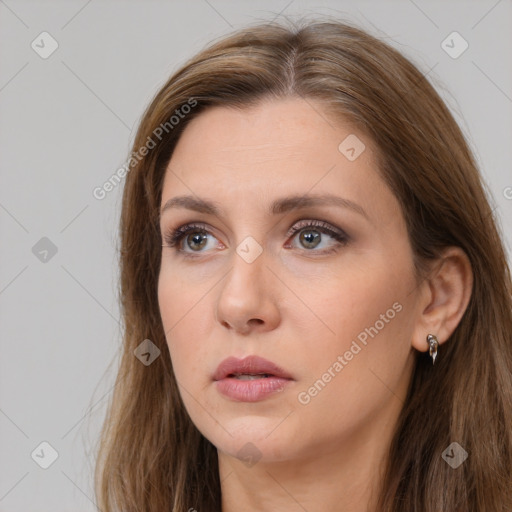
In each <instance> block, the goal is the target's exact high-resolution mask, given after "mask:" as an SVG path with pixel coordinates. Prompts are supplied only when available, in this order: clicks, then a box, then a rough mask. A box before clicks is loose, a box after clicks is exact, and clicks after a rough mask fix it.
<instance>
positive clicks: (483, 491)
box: [95, 20, 512, 512]
mask: <svg viewBox="0 0 512 512" xmlns="http://www.w3.org/2000/svg"><path fill="white" fill-rule="evenodd" d="M269 96H272V97H275V98H283V97H287V96H298V97H302V98H304V99H305V100H306V101H308V100H310V99H311V100H316V101H319V102H321V104H322V105H323V106H324V108H323V110H322V111H323V112H325V113H326V116H327V117H331V118H332V119H336V118H339V119H342V120H347V121H349V122H351V123H353V125H354V126H357V127H358V128H359V129H360V130H361V131H362V132H363V133H365V134H366V135H367V136H368V137H370V139H372V140H373V142H374V143H375V145H376V147H377V150H378V162H377V163H378V172H380V173H381V175H382V176H383V177H384V179H385V180H386V182H387V184H388V185H389V187H390V189H391V190H392V192H393V193H394V194H395V196H396V197H397V199H398V201H399V203H400V205H401V207H402V211H403V215H404V217H405V219H406V223H407V228H408V234H409V238H410V243H411V246H412V248H413V251H414V257H415V264H416V270H417V277H418V279H422V278H423V277H424V276H425V272H426V271H427V268H428V263H429V262H431V261H432V260H433V259H434V258H436V257H438V256H439V255H440V252H441V251H442V249H443V248H445V247H447V246H453V245H455V246H458V247H461V248H462V249H463V250H464V251H465V252H466V254H467V256H468V257H469V260H470V262H471V265H472V270H473V274H474V284H473V290H472V296H471V300H470V303H469V305H468V307H467V310H466V312H465V314H464V316H463V318H462V320H461V322H460V323H459V325H458V327H457V328H456V330H455V332H454V333H453V335H452V336H451V338H450V339H449V340H448V341H447V342H446V343H445V344H443V346H442V356H441V357H440V358H439V359H438V361H436V365H435V366H434V367H432V364H430V360H429V359H428V357H422V356H423V355H420V354H419V353H418V357H417V360H416V364H415V370H414V373H413V377H412V379H411V383H410V388H409V393H408V396H407V399H406V402H405V404H404V407H403V410H402V412H401V415H400V417H399V419H398V424H397V429H396V432H395V435H394V439H393V441H392V443H391V446H390V449H389V463H388V467H387V470H386V473H385V478H384V480H383V487H382V493H381V494H380V500H379V510H382V511H392V512H413V511H414V512H439V511H440V510H445V511H451V512H455V511H464V512H468V511H480V512H482V511H485V512H498V511H499V512H505V511H506V510H507V511H510V510H512V485H511V474H512V298H511V297H512V284H511V277H510V270H509V267H508V265H507V259H506V255H505V253H504V249H503V245H502V242H501V239H500V233H499V231H498V228H497V223H496V220H495V218H494V217H493V211H492V209H491V207H490V205H489V199H488V195H487V192H486V190H485V188H484V185H483V183H482V180H481V177H480V175H479V172H478V170H477V166H476V163H475V160H474V157H473V155H472V154H471V151H470V149H469V147H468V144H467V142H466V141H465V139H464V136H463V134H462V133H461V130H460V128H459V127H458V125H457V123H456V122H455V120H454V118H453V117H452V115H451V113H450V111H449V109H448V108H447V107H446V105H445V104H444V103H443V101H442V100H441V98H440V97H439V95H438V94H437V92H436V91H435V90H434V88H433V87H432V85H431V84H430V83H429V81H428V80H427V79H426V77H424V76H423V75H422V73H421V72H420V71H419V70H418V69H417V68H416V67H415V66H414V65H413V64H412V63H411V62H410V61H409V60H407V59H406V58H405V57H403V56H402V55H401V54H400V53H399V52H398V51H396V50H394V49H393V48H392V47H391V46H389V45H388V44H386V43H384V42H382V41H380V40H379V39H377V38H375V37H373V36H371V35H369V34H367V33H366V32H365V31H363V30H360V29H358V28H356V27H354V26H351V25H350V24H346V23H341V22H336V21H332V20H329V21H316V22H307V23H306V22H304V23H301V24H296V25H293V26H291V27H288V26H285V25H283V24H278V23H265V24H259V25H256V26H252V27H250V28H246V29H244V30H241V31H238V32H236V33H234V34H232V35H230V36H228V37H225V38H223V39H221V40H220V41H217V42H215V43H214V44H213V45H211V46H209V47H208V48H206V49H204V50H203V51H201V52H200V53H199V54H198V55H197V56H195V57H194V58H193V59H191V60H190V61H189V62H188V63H186V64H185V65H184V66H183V67H182V68H181V69H180V70H179V71H177V72H176V73H175V74H174V75H173V76H172V77H171V78H170V79H169V80H168V81H167V83H165V85H164V86H163V87H162V88H161V89H160V91H159V92H158V93H157V94H156V96H155V98H154V99H153V101H152V102H151V104H150V105H149V107H148V108H147V110H146V111H145V113H144V115H143V117H142V120H141V122H140V126H139V129H138V132H137V134H136V137H135V140H134V144H133V153H132V155H133V154H135V153H137V154H139V156H140V153H141V148H142V147H144V146H146V147H149V146H150V145H151V143H150V142H149V141H150V140H151V141H153V142H154V143H155V147H152V148H151V149H149V150H148V151H147V152H144V153H145V154H144V155H143V156H142V157H141V158H134V157H133V156H132V159H133V163H131V164H130V166H129V169H128V171H127V172H126V182H125V186H124V195H123V203H122V214H121V223H120V237H121V250H120V271H121V274H120V291H121V306H122V312H123V320H124V333H123V334H124V351H123V354H122V359H121V363H120V367H119V371H118V376H117V380H116V387H115V391H114V393H113V397H112V400H111V403H110V405H109V411H108V414H107V418H106V421H105V423H104V427H103V430H102V433H101V438H100V443H99V453H98V460H97V463H96V473H95V490H96V496H97V499H98V505H99V507H100V509H101V510H102V511H103V512H114V511H115V512H121V511H122V512H141V511H149V510H151V511H164V510H168V511H171V510H172V511H174V512H185V511H188V510H190V509H196V510H198V511H211V512H215V511H220V509H221V497H220V482H219V475H218V467H217V452H216V449H215V447H214V446H213V445H212V444H211V443H210V442H209V441H208V440H206V439H205V438H204V437H203V436H202V435H201V434H200V432H199V431H198V430H197V429H196V427H195V426H194V424H193V423H192V421H191V420H190V418H189V416H188V414H187V413H186V411H185V408H184V405H183V403H182V401H181V398H180V395H179V392H178V387H177V384H176V381H175V378H174V375H173V369H172V365H171V360H170V356H169V350H168V347H167V344H166V339H165V335H164V332H163V327H162V322H161V318H160V313H159V306H158V301H157V280H158V274H159V268H160V258H161V245H162V242H161V238H160V232H159V226H158V214H159V206H160V201H161V192H162V182H163V177H164V173H165V170H166V166H167V164H168V162H169V159H170V157H171V154H172V151H173V149H174V147H175V146H176V143H177V141H178V139H179V136H180V134H181V133H182V131H183V130H184V129H185V127H186V126H187V123H188V122H190V120H191V119H193V118H194V117H195V116H197V115H199V114H200V113H201V112H202V111H204V110H205V109H207V108H209V107H210V106H214V105H224V106H229V107H233V108H240V109H243V108H245V107H247V106H248V105H252V104H254V103H256V102H258V101H259V100H261V99H262V98H264V97H269ZM185 105H188V107H187V108H185V107H184V106H185ZM173 115H174V116H175V118H174V119H173V120H171V118H172V116H173ZM178 118H179V119H178ZM159 127H160V128H159ZM157 134H158V135H157ZM145 339H150V340H151V341H152V342H153V343H154V344H155V345H156V346H157V347H158V348H159V349H160V351H161V354H160V357H158V358H157V359H156V360H155V361H154V362H153V363H152V364H151V365H149V366H145V365H144V364H141V361H140V360H139V359H138V358H137V357H135V356H134V350H135V349H136V348H137V346H139V344H140V343H141V342H142V341H143V340H145ZM452 442H457V443H459V444H460V445H461V446H462V447H463V448H464V449H465V450H466V452H467V453H468V458H467V460H466V461H465V462H464V463H463V464H462V465H461V466H460V467H458V468H457V469H453V468H452V467H451V466H450V465H449V464H447V463H446V462H445V460H443V457H442V454H443V452H444V451H445V449H446V448H447V447H448V446H449V445H450V444H451V443H452Z"/></svg>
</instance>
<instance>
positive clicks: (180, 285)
mask: <svg viewBox="0 0 512 512" xmlns="http://www.w3.org/2000/svg"><path fill="white" fill-rule="evenodd" d="M179 275H180V274H179V273H177V272H171V271H170V270H168V269H166V268H165V266H164V267H163V268H162V270H161V272H160V276H159V280H158V304H159V308H160V315H161V318H162V324H163V328H164V332H165V336H166V340H167V345H168V347H169V352H170V355H171V361H172V365H173V369H174V373H175V376H176V378H177V380H178V381H179V382H183V384H184V385H186V382H187V381H191V380H193V379H194V375H198V372H199V371H200V360H201V358H202V357H203V356H204V355H205V347H204V341H203V340H204V339H205V333H206V332H207V326H206V325H205V324H204V322H205V319H206V318H207V315H206V312H205V308H206V303H207V301H205V290H204V289H202V288H203V287H201V285H200V284H196V285H193V284H191V283H190V282H189V281H185V280H184V279H183V278H180V277H179ZM202 371H203V372H204V369H203V370H202Z"/></svg>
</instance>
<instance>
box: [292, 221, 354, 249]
mask: <svg viewBox="0 0 512 512" xmlns="http://www.w3.org/2000/svg"><path fill="white" fill-rule="evenodd" d="M296 235H298V238H297V240H298V243H300V245H301V247H300V248H301V249H305V250H306V251H307V252H317V253H322V254H328V253H331V252H334V251H336V250H338V249H339V247H340V246H343V245H346V244H347V242H348V236H347V235H346V234H345V233H344V232H343V231H342V230H341V229H338V228H335V227H334V226H331V225H330V224H329V223H327V222H324V221H318V220H303V221H300V222H299V223H297V224H296V225H295V226H293V227H292V228H291V229H290V231H289V232H288V233H287V237H296ZM324 235H327V238H331V240H334V242H331V243H330V244H329V245H328V246H327V247H321V244H322V243H323V242H324V240H323V239H324V237H325V236H324ZM286 247H287V248H288V247H289V245H287V246H286ZM318 247H320V249H319V250H315V249H317V248H318Z"/></svg>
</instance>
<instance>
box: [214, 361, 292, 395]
mask: <svg viewBox="0 0 512 512" xmlns="http://www.w3.org/2000/svg"><path fill="white" fill-rule="evenodd" d="M213 380H214V382H213V385H214V386H215V388H216V389H217V391H218V392H219V393H221V394H222V395H224V397H226V398H228V399H229V400H232V401H235V402H260V401H262V400H265V399H266V398H270V397H271V396H273V395H275V394H276V393H279V392H282V391H284V390H285V389H286V388H288V387H290V386H292V384H293V383H292V381H293V380H294V379H293V378H292V377H291V375H290V374H289V373H287V372H286V371H284V370H283V369H282V368H280V367H279V366H277V365H276V364H274V363H272V362H271V361H267V360H266V359H263V358H261V357H258V356H248V357H245V358H244V359H237V358H236V357H228V358H227V359H224V361H222V363H220V365H219V366H218V368H217V370H216V371H215V374H214V375H213Z"/></svg>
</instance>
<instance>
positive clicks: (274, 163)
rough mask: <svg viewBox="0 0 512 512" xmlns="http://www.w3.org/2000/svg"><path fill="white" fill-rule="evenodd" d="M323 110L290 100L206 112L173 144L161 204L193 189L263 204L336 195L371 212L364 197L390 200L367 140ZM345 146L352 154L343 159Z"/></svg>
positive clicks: (242, 202) (373, 205) (226, 202)
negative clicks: (304, 196) (285, 198)
mask: <svg viewBox="0 0 512 512" xmlns="http://www.w3.org/2000/svg"><path fill="white" fill-rule="evenodd" d="M324 108H325V107H323V106H322V105H321V104H319V103H316V102H314V101H313V100H308V101H305V100H303V99H300V98H289V99H285V100H275V99H274V100H265V101H262V102H260V103H258V104H257V105H255V106H252V107H250V108H247V109H245V108H244V109H235V108H227V107H213V108H210V109H207V110H205V111H204V112H202V113H201V114H199V115H198V116H197V117H196V118H195V119H193V120H192V121H191V122H190V123H189V124H188V126H187V127H186V128H185V130H184V132H183V134H182V135H181V138H180V140H179V141H178V144H177V145H176V148H175V150H174V153H173V155H172V158H171V160H170V162H169V164H168V168H167V171H166V175H165V180H164V187H163V193H162V204H164V203H165V202H167V201H168V200H169V198H170V197H172V196H176V195H183V194H188V195H190V194H192V195H197V196H200V197H209V198H214V199H215V200H216V201H218V202H219V203H220V204H224V205H229V204H230V203H239V204H240V206H243V207H245V208H246V209H249V208H250V206H251V205H254V206H255V207H256V205H261V206H263V207H265V208H266V209H267V208H268V205H269V204H270V203H271V202H272V200H273V199H274V198H277V197H283V196H285V195H286V196H289V195H300V194H305V193H314V194H326V193H336V194H338V195H340V196H343V197H345V198H346V199H349V200H350V199H351V200H353V201H354V202H359V203H360V204H361V205H362V206H363V208H364V209H365V210H366V209H369V210H370V211H371V210H372V209H373V210H376V209H378V208H377V207H378V206H379V204H378V201H377V202H376V201H375V200H373V199H371V200H369V201H368V198H369V197H371V196H372V195H375V196H376V197H377V198H378V199H379V200H380V199H386V198H387V199H388V200H389V199H390V198H389V197H387V196H386V193H385V191H383V187H384V188H387V187H385V185H384V183H383V181H382V180H381V179H380V177H379V175H378V173H377V170H376V166H375V159H374V157H373V154H374V153H373V148H372V141H370V140H369V139H368V138H367V137H366V136H365V135H364V134H362V133H360V132H356V131H355V130H354V129H353V128H352V127H351V125H350V124H349V123H347V122H343V120H337V121H334V120H333V119H332V117H330V118H328V117H327V116H326V115H325V113H324V112H323V109H324ZM347 140H348V141H349V142H348V143H346V141H347ZM347 144H348V145H349V146H353V147H354V150H355V151H357V152H358V153H359V154H358V155H356V156H357V158H355V159H349V158H347V154H345V153H344V151H346V150H347V147H346V146H347ZM348 149H350V148H348ZM352 154H353V152H352ZM349 156H351V154H350V153H349ZM370 189H372V190H373V193H372V190H370ZM387 194H388V195H389V191H387ZM364 203H366V206H365V205H364ZM382 206H385V205H382ZM380 214H382V212H380Z"/></svg>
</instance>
